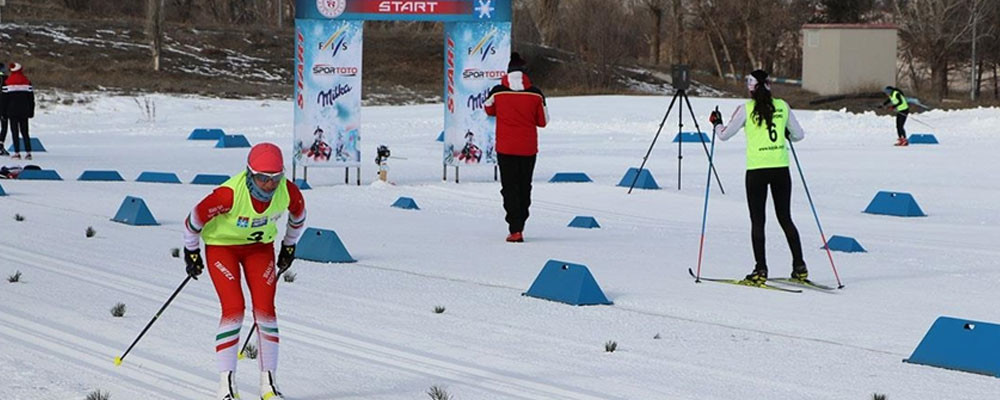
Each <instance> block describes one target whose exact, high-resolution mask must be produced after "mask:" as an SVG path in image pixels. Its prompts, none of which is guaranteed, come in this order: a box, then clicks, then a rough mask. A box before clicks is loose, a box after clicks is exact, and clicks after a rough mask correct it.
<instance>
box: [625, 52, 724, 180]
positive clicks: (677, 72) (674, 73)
mask: <svg viewBox="0 0 1000 400" xmlns="http://www.w3.org/2000/svg"><path fill="white" fill-rule="evenodd" d="M670 85H671V86H673V87H674V97H673V98H672V99H670V105H669V106H667V112H666V113H664V114H663V120H662V121H660V127H659V128H657V130H656V135H655V136H653V142H652V143H650V144H649V150H646V156H644V157H643V158H642V164H640V165H639V171H638V172H639V173H637V174H635V177H634V178H633V179H632V185H630V186H629V188H628V193H629V194H631V193H632V189H634V188H635V184H636V182H638V181H639V175H641V173H642V171H643V169H644V168H645V167H646V162H647V161H649V155H650V154H652V153H653V146H656V140H657V139H659V137H660V133H661V132H663V125H664V124H666V123H667V117H668V116H670V111H671V110H673V109H674V104H677V103H678V99H680V104H677V105H678V107H677V140H676V142H677V190H681V160H683V159H684V156H683V154H682V152H683V150H682V146H681V145H682V143H684V139H683V138H684V135H683V134H684V110H683V108H684V107H685V106H687V111H688V112H689V113H690V114H691V120H692V121H693V122H694V127H695V130H696V131H697V132H695V133H696V134H697V137H698V138H699V139H700V141H701V147H702V149H704V150H705V156H707V157H708V158H709V171H710V174H714V175H715V181H716V182H718V184H719V190H720V191H722V194H726V189H724V188H723V187H722V181H721V180H720V179H719V173H718V171H716V170H715V165H714V163H712V160H711V157H712V156H711V154H710V153H709V151H708V145H707V144H705V143H706V141H705V136H704V134H703V133H702V132H701V127H699V126H698V119H697V117H695V115H694V108H693V107H691V99H689V98H688V95H687V90H688V88H690V87H691V69H690V67H688V66H687V65H686V64H674V65H672V66H671V67H670ZM713 137H714V135H713ZM709 179H711V178H709Z"/></svg>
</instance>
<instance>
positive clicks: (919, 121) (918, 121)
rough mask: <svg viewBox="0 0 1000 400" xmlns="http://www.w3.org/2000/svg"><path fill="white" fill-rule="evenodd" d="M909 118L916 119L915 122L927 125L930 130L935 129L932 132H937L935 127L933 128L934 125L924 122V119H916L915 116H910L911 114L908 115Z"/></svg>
mask: <svg viewBox="0 0 1000 400" xmlns="http://www.w3.org/2000/svg"><path fill="white" fill-rule="evenodd" d="M910 119H912V120H914V121H917V123H919V124H920V125H923V126H926V127H928V128H931V130H934V131H935V132H934V133H937V128H935V127H933V126H931V124H928V123H926V122H924V121H921V120H919V119H917V117H914V116H912V115H911V116H910Z"/></svg>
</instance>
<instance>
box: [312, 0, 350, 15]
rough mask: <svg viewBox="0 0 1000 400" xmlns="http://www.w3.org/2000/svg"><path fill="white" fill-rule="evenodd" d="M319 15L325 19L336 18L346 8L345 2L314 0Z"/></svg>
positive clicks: (338, 0) (342, 0) (343, 0)
mask: <svg viewBox="0 0 1000 400" xmlns="http://www.w3.org/2000/svg"><path fill="white" fill-rule="evenodd" d="M316 8H318V9H319V13H320V14H323V16H324V17H327V18H337V17H339V16H340V14H343V13H344V10H345V9H346V8H347V0H316Z"/></svg>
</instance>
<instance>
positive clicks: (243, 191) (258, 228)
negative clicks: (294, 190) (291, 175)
mask: <svg viewBox="0 0 1000 400" xmlns="http://www.w3.org/2000/svg"><path fill="white" fill-rule="evenodd" d="M222 186H225V187H228V188H230V189H232V190H233V208H232V209H231V210H229V212H228V213H225V214H220V215H217V216H215V218H212V220H210V221H208V223H207V224H205V227H204V228H203V229H202V231H201V237H202V239H204V240H205V244H209V245H214V246H236V245H241V244H253V243H272V242H274V238H275V237H276V236H277V235H278V224H277V221H278V219H280V218H281V216H282V215H283V214H284V213H285V210H287V209H288V203H289V202H290V200H289V197H288V186H287V185H286V184H285V178H281V182H278V188H277V189H275V191H274V197H272V198H271V204H270V205H268V207H267V209H266V210H264V212H262V213H258V212H257V210H254V208H253V202H252V200H251V199H250V189H249V188H247V171H243V173H241V174H238V175H236V176H234V177H232V178H229V180H227V181H226V182H224V183H223V184H222Z"/></svg>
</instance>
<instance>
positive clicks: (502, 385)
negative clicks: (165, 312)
mask: <svg viewBox="0 0 1000 400" xmlns="http://www.w3.org/2000/svg"><path fill="white" fill-rule="evenodd" d="M0 258H4V259H7V260H8V261H12V262H15V261H16V262H20V263H22V264H26V265H31V266H33V267H36V268H39V269H43V270H47V271H49V272H52V273H57V274H62V275H65V276H67V277H69V278H73V279H75V280H77V281H82V282H88V283H90V284H93V285H97V286H103V287H106V288H108V289H113V290H117V291H121V292H126V293H130V294H133V295H136V296H139V297H145V298H147V299H149V300H151V301H154V302H155V301H164V300H165V299H166V298H167V297H168V296H169V295H170V293H171V292H172V290H171V289H169V288H163V287H158V286H155V285H151V284H148V283H146V282H143V281H139V280H135V279H130V278H125V277H123V276H122V275H120V274H110V273H105V272H101V271H99V270H96V269H93V268H85V267H81V266H80V265H79V264H78V263H76V262H72V261H69V260H65V259H61V258H56V257H53V256H47V255H40V254H33V253H31V252H28V251H24V250H20V249H11V251H10V254H0ZM53 265H55V266H57V267H52V266H53ZM189 302H190V300H189ZM197 303H198V305H200V306H201V307H192V306H191V305H187V304H184V303H178V304H175V305H173V306H174V307H175V308H182V309H185V310H186V311H188V312H195V313H200V314H202V315H204V316H207V317H216V314H215V313H214V312H209V311H206V310H211V309H212V308H213V307H214V306H215V304H216V301H214V300H208V299H203V298H201V299H197ZM0 318H7V319H8V321H11V319H14V318H16V317H12V316H7V315H5V316H0ZM11 322H12V323H14V325H16V326H22V327H33V328H34V329H35V330H34V332H36V333H42V334H49V335H50V336H52V337H53V338H54V339H62V340H63V341H64V342H70V343H72V344H76V345H78V346H80V347H86V348H89V349H90V350H95V348H100V349H102V350H105V351H106V354H111V352H112V349H111V348H110V347H108V346H104V345H96V344H95V343H92V342H87V341H85V340H83V339H79V338H77V337H76V336H74V335H75V333H74V332H73V330H72V329H69V328H65V329H64V330H59V329H56V328H53V327H48V326H44V325H41V324H37V323H32V322H29V321H27V320H23V319H14V320H13V321H11ZM280 324H281V330H282V338H284V339H286V340H292V341H296V342H301V343H304V344H307V345H311V346H315V347H317V348H320V349H324V350H328V351H332V352H335V353H338V354H340V355H343V356H349V357H355V358H357V359H361V360H365V361H369V362H374V363H378V364H381V365H385V366H389V367H392V368H395V369H400V370H406V371H410V372H415V373H420V374H424V375H427V376H435V377H438V378H443V379H447V380H451V381H457V382H466V383H471V384H474V385H477V386H480V387H482V388H484V389H487V390H490V391H493V392H496V393H498V394H502V395H504V396H510V397H509V398H522V399H534V398H553V399H559V398H565V399H579V400H591V399H593V400H597V399H609V398H613V397H614V396H613V395H610V394H593V393H586V392H583V391H578V390H575V389H572V388H568V387H560V386H557V385H551V384H545V383H541V382H535V381H531V380H530V379H529V378H527V377H519V376H515V375H512V374H509V373H504V372H501V371H498V370H491V369H486V368H481V367H478V366H476V365H474V364H471V363H458V362H457V361H455V360H448V359H445V358H433V357H428V356H424V355H419V354H415V353H412V352H407V351H405V350H402V349H399V348H392V347H388V346H385V345H382V344H379V343H376V342H372V341H366V340H363V339H360V338H357V337H350V336H347V335H343V334H338V333H335V332H334V330H335V329H336V328H335V327H331V326H324V325H319V324H315V323H307V322H305V321H296V320H294V319H289V318H287V317H284V318H282V319H281V321H280ZM15 333H16V332H15ZM28 336H35V337H37V336H36V335H28ZM12 337H16V336H14V335H12ZM32 343H33V344H36V345H40V346H41V347H43V348H46V349H49V350H51V351H52V352H53V353H54V355H59V354H74V353H75V352H73V351H61V350H64V349H65V347H64V346H61V345H59V344H58V342H57V341H55V340H51V341H38V340H33V341H32ZM95 345H96V346H95ZM86 356H87V357H74V359H76V360H77V361H82V362H84V363H87V364H90V365H94V364H99V363H97V362H95V358H98V359H99V358H100V357H99V355H98V356H97V357H95V353H90V354H86ZM131 357H135V356H131ZM131 357H127V358H126V359H125V361H126V362H125V364H124V365H127V364H131V363H132V362H133V360H131V359H130V358H131ZM101 361H103V362H104V364H107V361H106V358H105V359H104V360H101ZM143 364H149V365H144V367H145V368H146V369H149V370H152V371H156V372H157V373H159V374H161V375H162V377H171V378H174V379H177V380H181V381H198V382H197V383H199V384H200V385H201V387H212V386H214V385H215V382H214V381H208V380H206V379H204V378H199V377H196V376H194V375H190V374H186V373H181V372H180V371H179V370H177V369H174V368H170V367H166V366H164V365H162V364H157V363H154V362H151V361H144V362H143ZM98 366H101V367H103V364H99V365H98ZM109 371H113V369H109ZM161 379H162V378H161ZM143 382H144V383H147V384H150V385H155V384H156V380H145V381H143ZM191 390H192V388H191V387H188V388H187V390H186V391H174V393H191ZM166 393H170V392H169V391H167V392H166ZM201 394H202V395H204V394H205V393H201ZM168 397H169V396H168Z"/></svg>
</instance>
